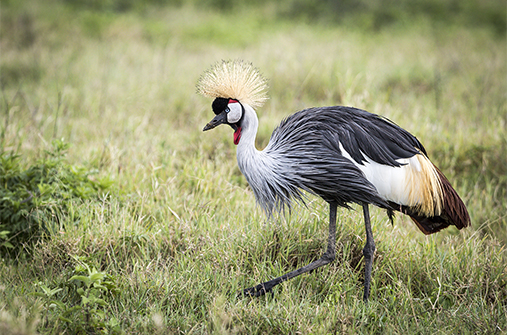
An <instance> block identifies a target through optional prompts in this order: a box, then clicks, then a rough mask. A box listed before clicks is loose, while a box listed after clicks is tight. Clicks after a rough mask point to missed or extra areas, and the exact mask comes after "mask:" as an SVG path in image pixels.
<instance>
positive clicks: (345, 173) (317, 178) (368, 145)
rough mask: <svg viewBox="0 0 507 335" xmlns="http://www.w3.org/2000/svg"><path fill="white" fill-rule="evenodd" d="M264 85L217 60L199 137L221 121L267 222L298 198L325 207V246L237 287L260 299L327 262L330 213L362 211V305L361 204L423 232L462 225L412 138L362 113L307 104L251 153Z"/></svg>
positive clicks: (200, 87) (461, 212) (368, 256)
mask: <svg viewBox="0 0 507 335" xmlns="http://www.w3.org/2000/svg"><path fill="white" fill-rule="evenodd" d="M266 89H267V83H266V80H265V79H264V78H263V77H262V76H261V75H260V73H259V71H258V70H257V69H256V68H254V67H253V65H252V64H250V63H247V62H244V61H241V60H236V61H222V62H218V63H216V64H215V65H214V66H212V67H211V69H209V70H208V71H206V72H205V73H204V74H203V75H202V76H201V77H200V79H199V81H198V84H197V92H198V93H200V94H202V95H204V96H206V97H211V98H214V99H215V100H214V101H213V104H212V108H213V112H214V113H215V114H216V116H215V117H214V118H213V119H212V120H211V121H210V122H209V123H208V124H207V125H206V126H205V127H204V129H203V130H204V131H206V130H209V129H213V128H215V127H217V126H218V125H220V124H227V125H229V126H231V127H232V129H234V144H236V145H237V160H238V165H239V168H240V170H241V172H242V173H243V175H244V176H245V177H246V179H247V181H248V183H249V184H250V186H251V188H252V190H253V192H254V194H255V198H256V200H257V202H258V203H259V204H260V206H261V207H262V208H263V209H264V211H265V212H266V213H267V214H268V215H269V216H270V215H271V214H272V213H273V211H274V210H278V211H281V212H285V211H284V208H290V207H291V205H292V204H293V202H294V200H295V201H296V202H304V197H305V195H304V192H309V193H311V194H315V195H318V196H320V197H322V198H323V199H324V200H325V201H327V202H328V203H329V212H330V214H329V240H328V246H327V251H326V252H325V253H324V255H323V256H322V257H321V258H320V259H318V260H316V261H314V262H312V263H310V264H308V265H306V266H304V267H302V268H300V269H297V270H294V271H292V272H289V273H287V274H284V275H283V276H280V277H278V278H275V279H272V280H270V281H267V282H264V283H261V284H259V285H257V286H255V287H251V288H247V289H245V290H243V291H242V294H243V295H247V296H248V295H250V296H260V295H264V294H265V293H267V292H270V291H271V290H272V288H273V287H274V286H276V285H278V284H280V283H281V282H283V281H286V280H289V279H291V278H294V277H296V276H298V275H300V274H302V273H305V272H308V271H311V270H314V269H316V268H318V267H320V266H323V265H326V264H328V263H329V262H331V261H333V260H334V258H335V239H336V210H337V207H338V206H341V207H346V208H349V206H348V204H350V203H356V204H359V205H361V206H362V208H363V214H364V222H365V229H366V245H365V247H364V249H363V255H364V262H365V277H364V295H363V299H364V301H368V297H369V294H370V280H371V270H372V263H373V254H374V252H375V243H374V240H373V234H372V230H371V223H370V213H369V209H368V205H369V204H372V205H375V206H377V207H380V208H383V209H386V210H387V214H388V216H389V218H390V219H391V221H392V218H393V215H394V211H399V212H401V213H403V214H406V215H408V216H410V218H411V219H412V221H414V223H415V224H416V225H417V227H418V228H419V229H420V230H421V231H422V232H423V233H424V234H433V233H436V232H438V231H440V230H441V229H444V228H446V227H448V226H450V225H454V226H456V227H457V228H458V229H462V228H464V227H467V226H469V225H470V217H469V215H468V211H467V209H466V207H465V205H464V204H463V201H462V200H461V199H460V197H459V196H458V194H457V193H456V191H455V190H454V189H453V188H452V186H451V184H450V183H449V181H448V180H447V179H446V177H445V176H444V175H443V174H442V172H440V170H438V168H436V167H435V165H433V163H431V161H430V160H429V159H428V156H427V154H426V150H425V149H424V147H423V145H422V144H421V143H420V142H419V141H418V140H417V138H416V137H415V136H413V135H411V134H410V133H409V132H407V131H406V130H404V129H402V128H400V127H399V126H397V125H396V124H394V123H393V122H391V121H389V120H388V119H386V118H384V117H381V116H379V115H375V114H371V113H368V112H366V111H364V110H361V109H357V108H351V107H343V106H333V107H318V108H309V109H305V110H302V111H299V112H296V113H295V114H293V115H291V116H289V117H287V118H286V119H284V120H283V121H282V122H281V123H280V125H279V126H278V127H277V128H276V129H275V130H274V131H273V134H272V135H271V139H270V141H269V144H268V145H267V146H266V148H265V149H264V150H261V151H259V150H257V149H256V147H255V137H256V134H257V128H258V119H257V114H256V113H255V110H254V108H258V107H260V106H262V104H263V103H264V102H265V100H266V99H267V96H266Z"/></svg>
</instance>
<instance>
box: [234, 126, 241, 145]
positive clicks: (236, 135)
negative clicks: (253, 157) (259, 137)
mask: <svg viewBox="0 0 507 335" xmlns="http://www.w3.org/2000/svg"><path fill="white" fill-rule="evenodd" d="M240 138H241V127H238V129H236V131H235V132H234V144H236V145H238V143H239V139H240Z"/></svg>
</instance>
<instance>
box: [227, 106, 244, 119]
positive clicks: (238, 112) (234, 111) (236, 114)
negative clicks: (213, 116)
mask: <svg viewBox="0 0 507 335" xmlns="http://www.w3.org/2000/svg"><path fill="white" fill-rule="evenodd" d="M228 108H229V113H227V122H229V123H236V122H238V121H239V120H240V119H241V116H242V115H243V110H242V108H241V105H240V103H239V102H233V103H230V104H229V105H228Z"/></svg>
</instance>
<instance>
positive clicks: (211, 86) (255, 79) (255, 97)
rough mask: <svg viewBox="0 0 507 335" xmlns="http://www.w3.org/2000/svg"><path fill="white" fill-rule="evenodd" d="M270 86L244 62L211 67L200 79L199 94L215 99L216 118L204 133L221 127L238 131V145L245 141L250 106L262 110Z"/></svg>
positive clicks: (228, 62)
mask: <svg viewBox="0 0 507 335" xmlns="http://www.w3.org/2000/svg"><path fill="white" fill-rule="evenodd" d="M266 89H267V82H266V79H265V78H264V77H262V76H261V74H260V73H259V71H258V70H257V69H256V68H255V67H254V66H253V65H252V64H251V63H247V62H244V61H242V60H234V61H222V62H218V63H216V64H215V65H213V66H212V67H211V69H209V70H208V71H206V72H204V74H203V75H202V76H201V78H200V79H199V82H198V83H197V92H198V93H199V94H201V95H204V96H206V97H212V98H215V100H214V101H213V104H212V108H213V112H214V113H215V114H216V116H215V117H214V118H213V119H212V120H211V121H210V122H208V124H207V125H206V126H205V127H204V129H203V131H206V130H210V129H213V128H215V127H217V126H219V125H221V124H228V125H229V126H231V127H232V129H234V144H236V145H237V144H238V143H239V140H240V137H241V121H242V119H243V116H244V114H245V107H244V105H243V104H247V105H249V106H251V107H260V106H262V105H263V104H264V102H265V101H266V100H267V94H266Z"/></svg>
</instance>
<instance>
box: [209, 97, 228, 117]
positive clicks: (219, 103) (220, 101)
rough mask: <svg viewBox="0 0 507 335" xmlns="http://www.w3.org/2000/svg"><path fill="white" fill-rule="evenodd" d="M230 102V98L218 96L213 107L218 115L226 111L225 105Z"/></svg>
mask: <svg viewBox="0 0 507 335" xmlns="http://www.w3.org/2000/svg"><path fill="white" fill-rule="evenodd" d="M228 104H229V99H226V98H216V99H215V100H214V101H213V103H212V104H211V107H212V108H213V112H214V113H215V114H217V115H218V114H220V113H222V112H223V111H224V109H225V107H227V105H228Z"/></svg>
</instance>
